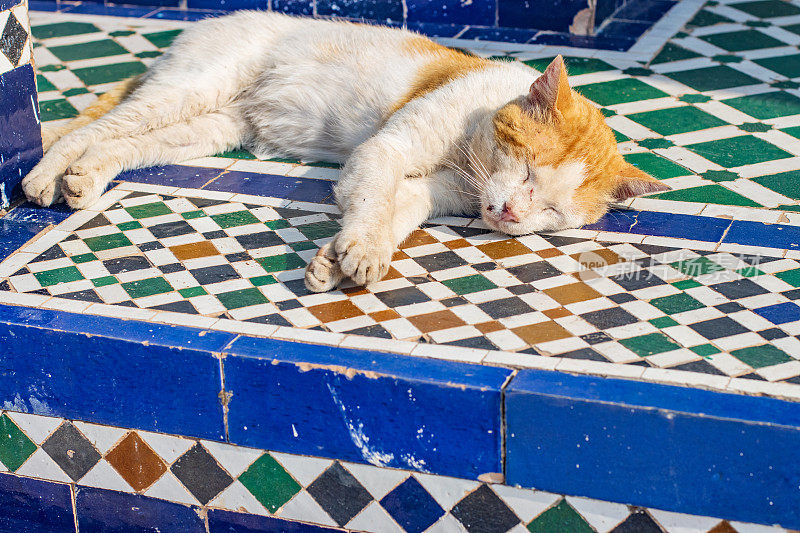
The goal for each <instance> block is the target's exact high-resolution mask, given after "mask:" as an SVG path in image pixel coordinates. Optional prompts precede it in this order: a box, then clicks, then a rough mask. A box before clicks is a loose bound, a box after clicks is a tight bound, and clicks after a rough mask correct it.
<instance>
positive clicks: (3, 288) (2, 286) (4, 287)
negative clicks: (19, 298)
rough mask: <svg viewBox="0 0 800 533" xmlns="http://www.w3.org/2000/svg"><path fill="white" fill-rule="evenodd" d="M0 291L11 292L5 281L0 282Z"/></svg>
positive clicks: (9, 285)
mask: <svg viewBox="0 0 800 533" xmlns="http://www.w3.org/2000/svg"><path fill="white" fill-rule="evenodd" d="M0 291H9V292H10V291H11V284H10V283H9V282H8V281H7V280H6V281H0Z"/></svg>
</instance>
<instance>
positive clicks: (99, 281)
mask: <svg viewBox="0 0 800 533" xmlns="http://www.w3.org/2000/svg"><path fill="white" fill-rule="evenodd" d="M92 283H93V284H94V286H95V287H105V286H106V285H114V284H115V283H117V278H115V277H114V276H103V277H102V278H94V279H93V280H92Z"/></svg>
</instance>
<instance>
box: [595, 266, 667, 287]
mask: <svg viewBox="0 0 800 533" xmlns="http://www.w3.org/2000/svg"><path fill="white" fill-rule="evenodd" d="M608 279H610V280H611V281H614V282H615V283H616V284H617V285H619V286H620V287H622V288H623V289H625V290H626V291H635V290H638V289H645V288H647V287H657V286H658V285H664V284H665V283H666V281H664V280H663V279H661V278H659V277H658V276H656V275H655V274H653V273H652V272H650V271H649V270H637V271H635V272H629V273H626V274H620V275H618V276H610V277H609V278H608Z"/></svg>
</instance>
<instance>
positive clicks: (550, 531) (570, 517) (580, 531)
mask: <svg viewBox="0 0 800 533" xmlns="http://www.w3.org/2000/svg"><path fill="white" fill-rule="evenodd" d="M528 531H530V532H531V533H561V532H566V531H569V532H570V533H594V528H593V527H592V526H590V525H589V523H588V522H587V521H586V520H584V518H583V517H582V516H581V515H580V514H578V512H577V511H576V510H575V509H574V508H573V507H572V506H571V505H570V504H569V503H567V500H564V499H562V500H561V501H560V502H558V505H556V506H554V507H551V508H550V509H548V510H546V511H545V512H543V513H542V514H540V515H539V516H537V517H536V518H534V519H533V520H532V521H531V522H530V523H529V524H528Z"/></svg>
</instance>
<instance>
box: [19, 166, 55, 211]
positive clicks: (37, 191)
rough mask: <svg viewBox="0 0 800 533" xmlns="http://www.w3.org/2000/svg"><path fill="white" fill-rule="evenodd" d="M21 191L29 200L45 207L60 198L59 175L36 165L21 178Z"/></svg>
mask: <svg viewBox="0 0 800 533" xmlns="http://www.w3.org/2000/svg"><path fill="white" fill-rule="evenodd" d="M22 191H23V192H24V193H25V196H26V197H27V198H28V200H30V201H31V202H33V203H35V204H39V205H41V206H43V207H47V206H49V205H51V204H55V203H58V202H59V201H60V200H61V175H60V174H56V175H54V174H53V173H52V172H50V170H49V169H48V168H47V167H46V166H42V165H36V166H35V167H33V170H31V171H30V172H28V175H27V176H25V178H23V180H22Z"/></svg>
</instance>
